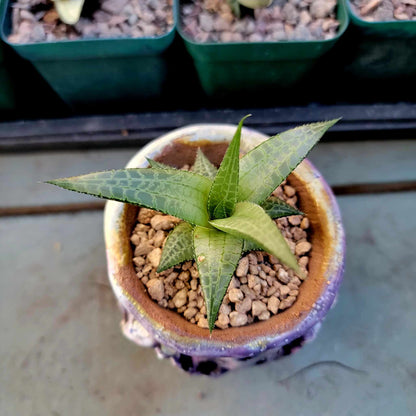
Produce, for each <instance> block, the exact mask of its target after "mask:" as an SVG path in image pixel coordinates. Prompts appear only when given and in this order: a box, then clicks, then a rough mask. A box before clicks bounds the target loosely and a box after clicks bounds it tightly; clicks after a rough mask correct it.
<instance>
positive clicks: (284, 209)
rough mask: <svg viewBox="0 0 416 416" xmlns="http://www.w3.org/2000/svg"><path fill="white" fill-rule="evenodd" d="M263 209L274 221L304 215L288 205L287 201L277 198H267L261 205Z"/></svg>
mask: <svg viewBox="0 0 416 416" xmlns="http://www.w3.org/2000/svg"><path fill="white" fill-rule="evenodd" d="M261 207H262V208H263V209H264V210H265V211H266V214H267V215H268V216H269V217H270V218H272V219H275V218H282V217H288V216H290V215H303V212H301V211H299V210H298V209H296V208H293V207H292V206H291V205H289V204H287V203H286V202H285V201H283V200H281V199H280V198H277V197H275V196H271V197H269V198H267V199H266V200H265V201H264V202H263V203H262V204H261Z"/></svg>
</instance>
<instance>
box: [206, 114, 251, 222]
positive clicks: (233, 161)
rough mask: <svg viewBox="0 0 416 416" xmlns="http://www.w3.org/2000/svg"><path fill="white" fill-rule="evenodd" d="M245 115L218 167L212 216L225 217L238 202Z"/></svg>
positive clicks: (210, 205)
mask: <svg viewBox="0 0 416 416" xmlns="http://www.w3.org/2000/svg"><path fill="white" fill-rule="evenodd" d="M247 117H249V116H246V117H244V118H243V119H242V120H241V121H240V123H239V124H238V127H237V131H236V132H235V134H234V137H233V139H232V140H231V142H230V145H229V146H228V149H227V151H226V153H225V155H224V159H223V160H222V162H221V165H220V167H219V169H218V172H217V175H216V176H215V179H214V182H213V184H212V187H211V191H210V193H209V198H208V212H209V213H210V216H211V218H225V217H227V216H229V215H231V214H232V213H233V211H234V206H235V204H236V202H237V192H238V175H239V173H238V172H239V161H240V159H239V155H240V138H241V128H242V127H243V122H244V120H245V119H246V118H247Z"/></svg>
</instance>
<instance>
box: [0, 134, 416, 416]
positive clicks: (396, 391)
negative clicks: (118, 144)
mask: <svg viewBox="0 0 416 416" xmlns="http://www.w3.org/2000/svg"><path fill="white" fill-rule="evenodd" d="M134 151H135V149H131V148H128V149H127V148H126V149H119V150H114V149H113V150H99V151H92V150H88V151H87V150H84V151H81V150H78V151H74V150H73V151H66V152H64V151H55V152H45V153H43V152H37V153H16V154H13V153H7V154H6V153H5V154H2V155H0V177H1V178H2V180H1V181H0V195H2V197H1V198H0V236H1V238H0V270H1V274H0V333H1V342H0V414H1V415H2V416H9V415H10V416H15V415H34V416H37V415H39V416H45V415H52V416H58V415H59V416H66V415H90V416H94V415H100V416H105V415H109V416H110V415H119V416H127V415H128V416H130V415H140V416H148V415H166V416H168V415H169V416H170V415H181V416H182V415H183V416H186V415H195V414H200V415H204V416H211V415H225V414H238V415H240V416H245V415H247V416H248V415H254V414H272V415H299V416H300V415H302V416H323V415H329V416H333V415H337V416H347V415H348V416H349V415H351V416H357V415H360V416H361V415H363V416H370V415H371V416H372V415H386V416H390V415H395V416H408V415H409V416H410V415H415V414H416V354H415V347H414V346H415V342H416V302H415V298H416V278H415V270H416V256H415V255H414V251H415V233H416V217H415V216H414V215H413V213H414V209H415V206H416V192H415V190H413V191H412V190H410V191H408V192H388V190H389V189H395V188H389V186H390V187H391V185H392V184H394V183H410V184H414V183H415V182H416V164H415V160H416V141H415V140H405V141H401V140H394V138H392V140H390V141H388V140H387V141H371V142H361V141H353V142H326V143H321V144H319V145H318V146H317V148H316V149H315V150H314V151H313V152H312V153H311V156H310V158H311V160H312V161H313V162H314V163H315V165H316V166H317V167H318V169H319V170H320V171H321V172H322V173H323V175H324V176H325V177H326V179H327V180H328V182H329V183H330V184H331V185H332V186H333V187H334V189H338V190H339V189H347V188H348V187H350V188H351V189H353V190H354V189H356V188H354V186H357V185H360V184H366V186H367V188H365V189H370V190H371V186H370V187H369V186H368V185H374V184H378V185H379V187H378V189H379V190H383V186H384V185H385V186H386V189H384V190H385V191H386V192H383V193H371V192H370V191H367V192H364V193H362V192H360V193H358V192H357V193H354V191H352V192H351V193H349V194H347V193H344V194H342V192H339V193H338V202H339V205H340V208H341V211H342V215H343V220H344V225H345V229H346V234H347V262H346V272H345V276H344V281H343V284H342V287H341V291H340V293H339V298H338V302H337V304H336V306H335V308H334V309H333V310H331V311H330V312H329V314H328V316H327V318H326V320H325V321H324V323H323V326H322V329H321V331H320V333H319V334H318V337H317V339H316V340H315V341H313V342H312V343H310V344H308V345H306V346H305V347H303V348H302V349H301V350H300V351H299V352H297V353H296V354H294V355H292V356H290V357H286V358H283V359H281V360H278V361H275V362H273V363H268V364H265V365H261V366H256V367H252V368H249V369H243V370H240V371H236V372H231V373H227V374H225V375H224V376H222V377H220V378H218V379H210V378H207V377H204V376H193V377H191V376H189V375H187V374H185V373H183V372H181V371H180V370H178V369H177V368H174V367H172V366H171V364H170V363H169V362H168V361H159V360H158V359H157V358H156V356H155V354H154V352H153V351H152V350H151V349H146V348H140V347H137V346H136V345H134V344H133V343H131V342H130V341H128V340H127V339H125V338H123V336H122V335H121V332H120V330H119V320H120V318H121V316H120V312H119V310H118V308H117V305H116V302H115V298H114V296H113V294H112V292H111V289H110V287H109V285H108V282H107V276H106V260H105V248H104V243H103V236H102V211H101V210H100V206H97V207H96V209H95V210H92V211H88V210H83V209H82V207H83V206H84V205H82V204H85V208H87V207H88V204H89V203H90V202H91V199H90V198H87V197H84V196H81V195H78V194H73V193H69V192H65V191H61V190H58V189H56V188H54V187H50V186H47V185H43V184H40V183H39V181H42V180H46V179H50V178H54V177H62V176H65V175H73V174H79V173H83V172H88V171H91V170H99V169H108V168H117V167H121V166H123V165H124V164H125V163H126V162H127V160H128V159H129V158H130V157H131V156H132V154H133V153H134ZM76 203H77V204H78V203H79V204H81V209H79V210H77V211H76V212H71V207H72V206H73V204H76ZM53 205H60V206H68V209H67V210H65V209H64V210H62V213H60V214H58V213H56V214H47V212H49V211H48V210H43V208H42V207H44V206H53ZM19 207H32V208H33V207H39V210H38V211H36V210H35V211H36V214H37V215H19V211H18V209H17V208H19ZM1 209H3V211H1ZM5 209H7V210H6V211H5ZM13 210H15V211H13ZM2 212H3V214H2ZM13 212H15V215H13Z"/></svg>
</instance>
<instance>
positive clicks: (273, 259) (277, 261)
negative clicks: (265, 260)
mask: <svg viewBox="0 0 416 416" xmlns="http://www.w3.org/2000/svg"><path fill="white" fill-rule="evenodd" d="M269 260H270V263H271V264H273V265H276V264H278V263H279V260H278V259H277V257H275V256H269Z"/></svg>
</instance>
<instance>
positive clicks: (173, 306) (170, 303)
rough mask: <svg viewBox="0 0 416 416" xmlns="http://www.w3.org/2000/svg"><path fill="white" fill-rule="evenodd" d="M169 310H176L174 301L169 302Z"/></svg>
mask: <svg viewBox="0 0 416 416" xmlns="http://www.w3.org/2000/svg"><path fill="white" fill-rule="evenodd" d="M168 308H169V309H174V308H175V304H174V303H173V300H172V299H170V300H168Z"/></svg>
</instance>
